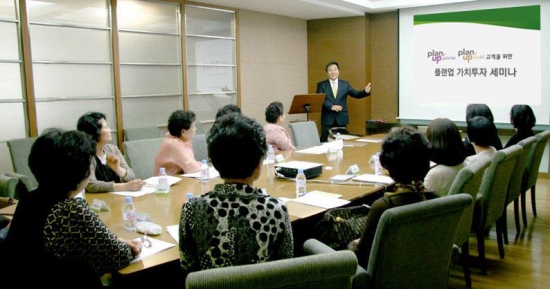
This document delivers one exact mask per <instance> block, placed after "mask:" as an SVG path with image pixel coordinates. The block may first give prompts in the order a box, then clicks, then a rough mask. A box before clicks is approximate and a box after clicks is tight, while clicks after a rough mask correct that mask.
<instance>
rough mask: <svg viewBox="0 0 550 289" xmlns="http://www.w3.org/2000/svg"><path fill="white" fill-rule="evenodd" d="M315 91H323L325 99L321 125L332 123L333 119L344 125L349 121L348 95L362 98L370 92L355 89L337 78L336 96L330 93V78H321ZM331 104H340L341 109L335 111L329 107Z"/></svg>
mask: <svg viewBox="0 0 550 289" xmlns="http://www.w3.org/2000/svg"><path fill="white" fill-rule="evenodd" d="M317 93H324V94H326V96H325V101H324V102H323V109H322V110H321V124H322V125H332V124H333V123H334V121H335V120H336V122H337V123H338V125H341V126H346V125H347V124H348V123H349V115H348V105H347V98H348V95H349V96H351V97H353V98H363V97H367V96H368V95H369V94H370V93H367V92H365V90H364V89H363V90H355V89H354V88H353V87H351V85H350V84H349V82H347V81H345V80H341V79H338V91H337V92H336V97H334V94H333V93H332V87H331V86H330V80H328V79H327V80H323V81H321V82H319V83H317ZM333 105H341V106H342V111H340V112H335V111H332V110H331V109H330V108H331V107H332V106H333Z"/></svg>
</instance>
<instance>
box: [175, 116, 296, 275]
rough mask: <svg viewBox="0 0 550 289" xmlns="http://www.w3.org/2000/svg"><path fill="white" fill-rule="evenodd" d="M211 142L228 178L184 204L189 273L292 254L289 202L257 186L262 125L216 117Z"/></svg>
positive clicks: (211, 152) (182, 235) (183, 254)
mask: <svg viewBox="0 0 550 289" xmlns="http://www.w3.org/2000/svg"><path fill="white" fill-rule="evenodd" d="M207 143H208V156H209V157H210V159H211V160H212V165H213V166H214V168H216V170H217V171H218V172H219V173H220V177H221V178H222V179H223V181H224V182H223V183H222V184H217V185H215V186H214V189H213V190H212V191H210V192H208V193H206V194H204V195H202V196H199V197H195V198H192V199H191V200H189V201H188V202H186V203H185V204H184V205H183V207H182V211H181V217H180V218H181V219H180V226H179V249H180V265H181V268H182V269H183V270H184V272H185V274H187V273H189V272H192V271H198V270H204V269H209V268H218V267H227V266H237V265H245V264H254V263H261V262H268V261H273V260H279V259H284V258H291V257H292V255H293V251H294V249H293V241H292V227H291V225H290V217H289V215H288V210H287V208H286V206H285V204H284V203H283V202H282V201H281V200H279V199H277V198H274V197H271V196H269V195H267V194H266V193H265V192H264V191H263V190H262V189H261V188H257V187H254V186H253V184H254V181H256V180H257V179H258V177H259V176H260V174H261V171H262V167H263V165H262V162H263V158H264V156H265V153H266V150H267V147H266V141H265V133H264V130H263V128H262V127H261V126H260V124H259V123H258V122H257V121H255V120H254V119H251V118H248V117H246V116H243V115H242V114H235V113H232V114H228V115H225V116H222V117H219V118H217V119H216V122H215V123H214V125H213V126H212V129H211V130H210V134H209V135H208V139H207Z"/></svg>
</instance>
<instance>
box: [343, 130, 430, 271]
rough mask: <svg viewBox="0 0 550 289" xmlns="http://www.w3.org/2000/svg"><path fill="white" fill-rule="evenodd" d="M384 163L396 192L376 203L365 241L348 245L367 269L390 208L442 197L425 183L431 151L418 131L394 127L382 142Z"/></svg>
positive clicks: (368, 220) (381, 161)
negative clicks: (380, 225)
mask: <svg viewBox="0 0 550 289" xmlns="http://www.w3.org/2000/svg"><path fill="white" fill-rule="evenodd" d="M380 163H381V164H382V166H383V167H384V168H385V169H386V170H388V172H389V174H390V177H392V179H393V180H394V181H395V183H396V185H395V188H396V191H395V192H386V193H385V194H384V197H382V198H380V199H378V200H376V201H374V203H373V204H372V206H371V209H370V211H369V214H368V218H367V224H366V225H365V229H364V230H363V234H362V235H361V239H358V240H355V241H352V242H351V243H350V244H349V245H348V248H350V249H351V250H353V251H355V252H356V255H357V259H358V260H359V264H360V265H361V266H363V267H364V268H366V266H367V265H368V263H369V256H370V251H371V248H372V244H373V241H374V234H375V233H376V227H377V226H378V222H379V221H380V218H381V216H382V214H383V213H384V212H385V211H386V210H387V209H390V208H393V207H399V206H404V205H408V204H413V203H418V202H422V201H424V200H427V199H432V198H436V197H438V196H437V194H435V193H434V192H429V191H427V190H426V188H425V187H424V184H423V182H422V181H423V180H424V177H425V176H426V173H427V172H428V170H429V169H430V152H429V149H428V142H427V141H426V139H425V138H424V136H422V135H421V134H420V133H419V132H418V131H417V130H416V129H414V128H412V127H408V126H404V127H395V128H393V129H392V130H391V131H390V132H389V133H388V135H387V136H386V138H385V139H384V141H383V142H382V150H381V153H380Z"/></svg>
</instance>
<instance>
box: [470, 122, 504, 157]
mask: <svg viewBox="0 0 550 289" xmlns="http://www.w3.org/2000/svg"><path fill="white" fill-rule="evenodd" d="M466 132H467V133H468V138H469V139H470V142H471V143H472V145H473V147H474V150H475V152H476V154H475V155H472V156H469V157H467V158H466V159H465V160H464V163H465V164H466V165H468V164H471V163H472V162H475V161H476V160H477V159H479V158H480V157H481V156H485V157H488V158H491V157H492V156H493V155H494V154H495V153H496V152H497V149H496V148H495V147H493V146H492V144H493V137H492V136H493V135H495V134H496V133H497V128H496V127H495V124H494V123H493V122H491V121H490V120H488V119H487V118H486V117H483V116H476V117H474V118H472V119H470V121H468V128H467V131H466Z"/></svg>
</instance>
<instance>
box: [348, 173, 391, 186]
mask: <svg viewBox="0 0 550 289" xmlns="http://www.w3.org/2000/svg"><path fill="white" fill-rule="evenodd" d="M353 180H354V181H358V182H367V183H376V184H385V185H390V184H393V183H394V181H393V179H392V178H391V177H388V176H383V175H373V174H362V175H359V176H357V177H355V178H353Z"/></svg>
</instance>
